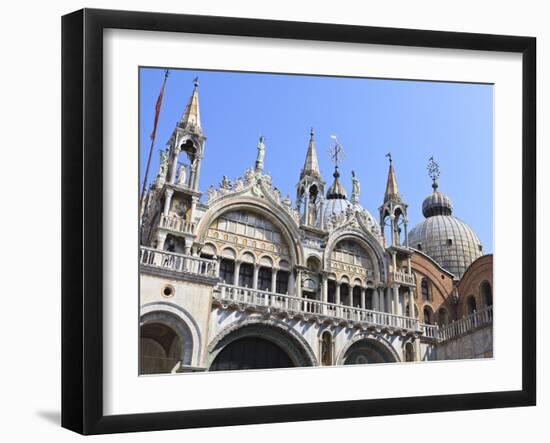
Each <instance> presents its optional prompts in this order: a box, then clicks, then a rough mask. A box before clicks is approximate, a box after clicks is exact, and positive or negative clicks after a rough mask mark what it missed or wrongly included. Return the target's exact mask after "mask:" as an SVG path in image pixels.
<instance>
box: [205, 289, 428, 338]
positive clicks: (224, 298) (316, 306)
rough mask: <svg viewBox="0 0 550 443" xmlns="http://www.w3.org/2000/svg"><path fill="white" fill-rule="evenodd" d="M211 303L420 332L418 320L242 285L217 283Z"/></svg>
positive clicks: (282, 315) (254, 310)
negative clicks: (243, 286)
mask: <svg viewBox="0 0 550 443" xmlns="http://www.w3.org/2000/svg"><path fill="white" fill-rule="evenodd" d="M213 304H214V305H215V306H219V307H222V308H224V309H231V308H233V309H239V310H241V311H243V312H244V311H248V312H259V313H263V314H267V315H278V316H281V317H291V318H298V319H304V320H307V321H316V322H318V323H333V324H338V325H343V326H348V327H356V328H360V329H371V330H380V331H381V330H384V331H388V332H389V333H404V334H407V333H409V334H416V333H419V332H420V327H419V322H418V320H417V319H414V318H410V317H403V316H399V315H394V314H389V313H387V312H378V311H372V310H368V309H361V308H355V307H351V306H345V305H341V304H340V305H338V304H333V303H324V302H321V301H318V300H311V299H308V298H300V297H295V296H291V295H286V294H277V293H274V292H268V291H259V290H256V289H249V288H242V287H237V286H233V285H228V284H225V283H220V284H218V285H217V287H216V288H215V290H214V300H213Z"/></svg>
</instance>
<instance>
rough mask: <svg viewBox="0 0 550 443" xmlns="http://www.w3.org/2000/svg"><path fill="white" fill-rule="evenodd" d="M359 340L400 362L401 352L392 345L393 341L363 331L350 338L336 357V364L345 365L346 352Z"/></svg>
mask: <svg viewBox="0 0 550 443" xmlns="http://www.w3.org/2000/svg"><path fill="white" fill-rule="evenodd" d="M358 342H365V343H366V344H368V345H369V346H371V347H373V348H374V349H376V350H378V351H381V352H383V353H384V354H385V355H387V356H388V357H389V358H390V359H392V360H393V361H392V362H390V363H394V362H400V361H401V357H400V355H399V353H398V352H397V351H396V350H395V349H394V347H393V346H392V345H391V343H390V342H389V341H388V340H386V339H385V338H384V337H382V336H381V335H379V334H377V335H373V334H371V333H370V332H362V333H361V334H357V335H356V336H354V337H353V338H352V339H351V340H349V341H348V342H347V343H346V344H345V345H344V347H343V348H342V349H341V350H340V352H339V353H338V356H337V357H336V365H343V364H344V361H345V358H346V354H347V353H348V351H349V350H350V349H351V347H352V346H353V345H354V344H356V343H358Z"/></svg>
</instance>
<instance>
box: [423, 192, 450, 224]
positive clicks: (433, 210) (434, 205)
mask: <svg viewBox="0 0 550 443" xmlns="http://www.w3.org/2000/svg"><path fill="white" fill-rule="evenodd" d="M452 213H453V203H452V202H451V199H450V198H449V197H448V196H447V195H446V194H443V192H439V191H437V190H435V189H434V192H432V193H431V194H430V195H428V196H427V197H426V198H425V199H424V202H423V203H422V214H424V217H426V218H428V217H431V216H432V215H451V214H452Z"/></svg>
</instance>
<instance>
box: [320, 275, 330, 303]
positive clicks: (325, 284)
mask: <svg viewBox="0 0 550 443" xmlns="http://www.w3.org/2000/svg"><path fill="white" fill-rule="evenodd" d="M321 285H322V286H321V301H322V302H323V303H327V302H328V278H327V275H326V274H325V273H323V274H321Z"/></svg>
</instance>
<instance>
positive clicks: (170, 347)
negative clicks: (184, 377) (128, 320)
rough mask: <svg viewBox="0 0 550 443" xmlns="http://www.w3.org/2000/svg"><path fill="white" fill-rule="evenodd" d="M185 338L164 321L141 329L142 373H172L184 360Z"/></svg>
mask: <svg viewBox="0 0 550 443" xmlns="http://www.w3.org/2000/svg"><path fill="white" fill-rule="evenodd" d="M183 347H184V343H183V339H182V337H180V336H179V335H178V334H177V332H176V331H174V330H173V329H172V328H170V327H168V326H167V325H165V324H162V323H148V324H145V325H143V326H141V330H140V365H139V366H140V374H164V373H170V372H172V370H173V369H174V367H175V366H176V365H177V364H178V363H179V362H180V361H181V360H182V350H183Z"/></svg>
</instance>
